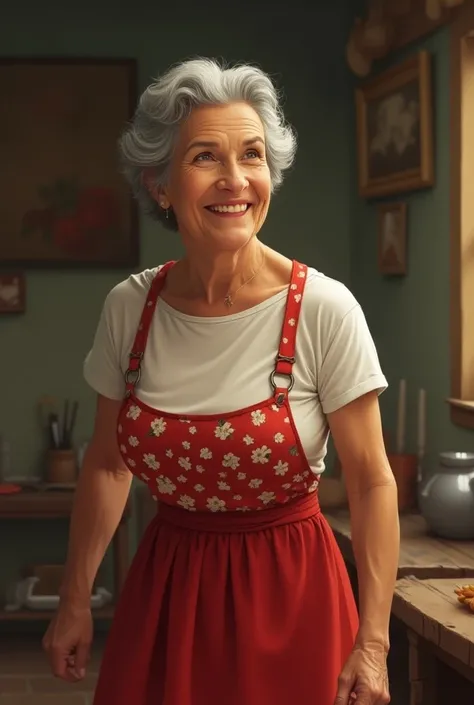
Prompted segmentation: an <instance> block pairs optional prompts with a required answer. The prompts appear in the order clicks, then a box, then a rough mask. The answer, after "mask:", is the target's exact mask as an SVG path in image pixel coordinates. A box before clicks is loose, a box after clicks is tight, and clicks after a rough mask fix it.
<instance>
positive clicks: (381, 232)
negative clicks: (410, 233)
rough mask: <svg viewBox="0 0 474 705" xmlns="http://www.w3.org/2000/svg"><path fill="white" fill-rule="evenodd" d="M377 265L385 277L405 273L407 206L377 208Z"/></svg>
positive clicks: (392, 204)
mask: <svg viewBox="0 0 474 705" xmlns="http://www.w3.org/2000/svg"><path fill="white" fill-rule="evenodd" d="M378 214H379V229H378V238H377V239H378V263H379V272H380V273H381V274H385V275H404V274H406V273H407V204H406V203H388V204H384V205H381V206H379V209H378Z"/></svg>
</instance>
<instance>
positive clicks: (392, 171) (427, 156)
mask: <svg viewBox="0 0 474 705" xmlns="http://www.w3.org/2000/svg"><path fill="white" fill-rule="evenodd" d="M356 119H357V151H358V178H359V194H360V196H361V197H362V198H377V197H380V196H391V195H394V194H399V193H403V192H408V191H414V190H418V189H422V188H428V187H430V186H433V184H434V178H435V174H434V156H433V104H432V87H431V56H430V54H429V52H427V51H420V52H418V53H417V54H416V55H415V56H414V57H412V58H410V59H408V60H406V61H404V62H403V63H401V64H398V65H397V66H394V67H393V68H391V69H389V70H388V71H384V72H383V73H381V74H380V75H379V76H376V77H375V78H373V79H371V80H369V81H367V82H366V83H364V84H363V85H362V86H361V87H359V88H357V89H356Z"/></svg>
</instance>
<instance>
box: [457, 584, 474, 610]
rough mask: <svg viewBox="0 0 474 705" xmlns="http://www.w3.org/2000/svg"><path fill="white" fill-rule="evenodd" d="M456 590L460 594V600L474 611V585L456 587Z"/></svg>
mask: <svg viewBox="0 0 474 705" xmlns="http://www.w3.org/2000/svg"><path fill="white" fill-rule="evenodd" d="M454 592H455V593H456V595H457V596H458V602H460V603H461V604H462V605H466V607H469V609H470V610H471V612H474V585H463V586H462V587H459V586H458V587H457V588H455V590H454Z"/></svg>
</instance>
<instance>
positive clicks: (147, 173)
mask: <svg viewBox="0 0 474 705" xmlns="http://www.w3.org/2000/svg"><path fill="white" fill-rule="evenodd" d="M142 182H143V185H144V186H145V188H146V189H147V191H148V193H149V194H150V196H151V197H152V198H153V200H154V201H156V202H157V203H158V205H159V206H160V207H161V208H163V210H167V209H168V208H169V207H170V202H169V198H168V197H167V195H166V193H165V191H164V189H163V187H162V186H160V185H159V184H157V183H156V178H155V170H154V168H153V167H146V168H145V169H143V172H142Z"/></svg>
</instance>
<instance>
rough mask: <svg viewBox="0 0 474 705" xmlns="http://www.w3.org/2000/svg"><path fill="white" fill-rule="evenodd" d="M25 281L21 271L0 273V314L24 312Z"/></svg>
mask: <svg viewBox="0 0 474 705" xmlns="http://www.w3.org/2000/svg"><path fill="white" fill-rule="evenodd" d="M25 308H26V282H25V275H24V274H23V272H9V273H8V274H4V273H0V314H3V313H24V312H25Z"/></svg>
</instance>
